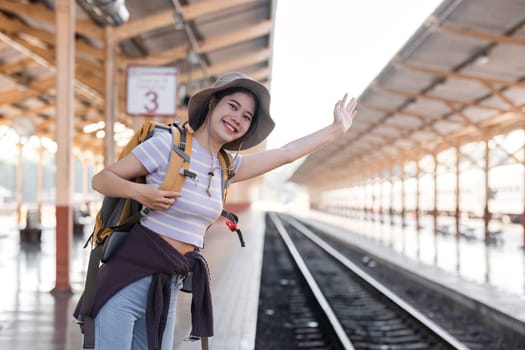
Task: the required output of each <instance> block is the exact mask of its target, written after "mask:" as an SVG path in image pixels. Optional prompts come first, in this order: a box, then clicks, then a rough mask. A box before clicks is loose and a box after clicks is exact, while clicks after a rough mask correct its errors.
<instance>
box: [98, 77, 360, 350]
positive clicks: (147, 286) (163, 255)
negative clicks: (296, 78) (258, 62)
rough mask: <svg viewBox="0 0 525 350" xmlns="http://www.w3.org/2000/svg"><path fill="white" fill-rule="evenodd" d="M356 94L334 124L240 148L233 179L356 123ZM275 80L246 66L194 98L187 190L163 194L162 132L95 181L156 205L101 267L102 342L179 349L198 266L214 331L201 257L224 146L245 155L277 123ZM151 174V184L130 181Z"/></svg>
mask: <svg viewBox="0 0 525 350" xmlns="http://www.w3.org/2000/svg"><path fill="white" fill-rule="evenodd" d="M346 99H347V95H345V96H344V97H343V99H342V100H340V101H338V102H337V103H336V105H335V108H334V121H333V123H332V124H331V125H329V126H327V127H325V128H323V129H321V130H319V131H317V132H314V133H312V134H310V135H308V136H305V137H302V138H300V139H297V140H295V141H293V142H291V143H289V144H287V145H285V146H283V147H281V148H278V149H272V150H266V151H261V152H257V153H252V154H248V155H242V156H240V155H238V153H237V154H236V157H235V160H234V168H235V169H234V170H235V173H236V175H235V177H234V178H233V181H234V182H239V181H244V180H248V179H250V178H253V177H255V176H258V175H261V174H264V173H266V172H268V171H270V170H273V169H275V168H277V167H279V166H281V165H284V164H287V163H290V162H292V161H294V160H296V159H298V158H300V157H303V156H305V155H307V154H309V153H311V152H313V151H315V150H317V149H319V148H321V147H322V146H324V145H326V144H328V143H329V142H331V141H333V140H335V139H336V138H337V137H339V136H341V135H343V134H344V133H345V132H346V131H347V130H348V129H349V128H350V126H351V124H352V121H353V119H354V117H355V115H356V101H355V99H351V100H350V101H348V103H347V101H346ZM269 105H270V94H269V92H268V90H267V89H266V87H265V86H264V85H262V84H261V83H259V82H257V81H255V80H253V79H252V78H250V77H249V76H247V75H245V74H243V73H238V72H234V73H227V74H224V75H223V76H221V77H219V78H218V79H217V81H216V83H215V84H214V86H213V87H212V88H208V89H204V90H201V91H199V92H197V93H196V94H195V95H194V96H192V98H191V99H190V101H189V105H188V121H189V125H190V126H191V128H192V129H193V130H194V132H193V142H192V156H191V164H190V169H191V171H193V172H195V173H196V174H197V176H196V178H195V179H194V181H192V180H187V181H186V182H185V183H184V186H183V188H182V190H181V192H174V191H164V190H160V189H159V185H160V184H161V183H162V180H163V178H164V176H165V172H166V167H167V163H168V155H169V149H170V147H171V136H170V135H169V134H168V133H159V134H158V135H155V136H154V137H152V138H150V139H148V140H147V141H146V142H144V143H143V144H141V145H139V146H137V147H136V148H135V149H134V150H133V152H132V154H130V155H128V156H126V157H124V158H123V159H121V160H119V161H118V162H116V163H115V164H113V165H110V166H109V167H107V168H105V169H103V170H102V171H101V172H99V173H98V174H96V175H95V176H94V177H93V181H92V182H93V187H94V189H96V190H97V191H99V192H100V193H102V194H104V195H106V196H111V197H124V198H132V199H134V200H136V201H138V202H140V203H142V204H143V205H144V206H145V207H148V208H150V209H152V210H153V211H152V212H151V214H149V215H147V216H145V217H143V218H142V219H141V221H140V223H139V224H137V225H135V227H134V228H133V229H132V231H131V233H130V235H129V237H128V239H127V240H126V242H125V244H124V245H123V246H122V247H121V248H120V250H119V251H118V252H117V253H116V255H115V256H114V257H112V259H111V260H110V261H109V262H108V263H106V264H104V266H103V268H104V271H102V270H101V272H100V273H99V275H100V276H99V278H100V279H99V286H100V290H102V292H99V293H98V294H97V296H96V297H95V307H94V312H93V313H94V315H96V318H95V334H96V336H95V348H96V349H99V350H100V349H148V348H149V349H157V348H159V349H163V350H167V349H171V348H172V344H173V331H174V322H175V321H174V320H175V299H176V294H177V291H178V290H179V289H180V288H181V285H182V280H183V278H184V277H185V276H186V275H187V274H188V272H189V271H191V272H192V276H193V278H192V289H193V302H192V318H193V320H192V326H193V329H192V335H193V336H198V337H200V336H211V335H212V332H213V329H212V328H213V324H212V311H211V301H210V293H209V288H208V270H207V266H206V261H205V260H204V258H203V257H202V255H200V254H199V248H201V247H202V246H203V241H204V234H205V232H206V228H207V227H208V226H209V225H211V224H212V223H213V222H214V221H215V220H216V219H217V218H218V217H219V215H220V213H221V210H222V190H221V180H220V178H221V177H220V176H214V175H215V174H220V171H221V168H220V162H219V160H218V158H217V153H218V152H219V150H220V149H221V148H224V149H226V150H229V151H234V152H238V151H240V150H244V149H247V148H250V147H253V146H255V145H257V144H259V143H260V142H262V141H263V140H265V139H266V137H267V136H268V135H269V134H270V132H271V131H272V130H273V127H274V122H273V120H272V119H271V117H270V113H269ZM144 175H146V184H139V183H135V182H132V181H129V180H128V179H133V178H136V177H139V176H144Z"/></svg>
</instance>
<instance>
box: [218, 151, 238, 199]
mask: <svg viewBox="0 0 525 350" xmlns="http://www.w3.org/2000/svg"><path fill="white" fill-rule="evenodd" d="M218 157H219V161H220V162H221V170H222V172H221V175H222V200H223V202H225V201H226V197H227V195H228V187H229V186H230V184H231V182H232V179H233V177H234V176H235V169H234V165H233V158H232V156H231V154H229V153H228V152H226V151H225V150H224V149H223V148H221V149H220V151H219V154H218Z"/></svg>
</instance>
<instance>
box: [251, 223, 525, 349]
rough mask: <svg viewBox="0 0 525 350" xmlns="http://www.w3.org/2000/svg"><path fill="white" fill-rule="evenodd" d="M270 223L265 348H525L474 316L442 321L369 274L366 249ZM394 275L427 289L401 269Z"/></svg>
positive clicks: (260, 340) (262, 330)
mask: <svg viewBox="0 0 525 350" xmlns="http://www.w3.org/2000/svg"><path fill="white" fill-rule="evenodd" d="M266 220H267V222H266V227H267V238H266V241H265V263H264V264H263V279H262V282H261V302H260V308H259V325H258V330H257V334H258V336H257V339H256V348H257V349H265V350H266V349H521V348H520V347H505V346H514V345H516V344H518V345H517V346H519V341H520V339H516V342H515V343H512V344H513V345H509V342H506V343H505V342H502V341H501V340H499V341H496V342H495V341H493V340H491V339H490V338H489V337H486V336H485V334H484V333H483V332H485V331H488V330H486V329H485V330H483V329H482V330H478V329H475V330H474V331H473V330H472V329H471V328H472V327H471V324H472V323H476V322H477V321H478V320H476V319H474V320H472V321H471V322H468V321H467V322H465V321H466V319H465V318H466V317H467V316H468V315H466V314H463V315H462V316H461V317H462V319H463V321H464V323H463V325H462V326H461V325H458V323H457V322H452V324H454V327H453V328H452V329H451V328H450V324H448V325H447V326H445V327H444V326H442V325H440V324H438V323H437V322H435V321H434V319H435V318H436V317H435V316H436V314H435V313H432V314H430V315H429V314H428V313H427V314H425V313H423V312H421V311H420V310H419V308H416V307H414V306H412V305H413V304H412V303H411V304H409V303H407V302H406V301H405V300H404V299H402V298H400V297H399V296H398V292H397V291H396V292H394V291H392V290H391V289H390V287H388V288H387V287H386V286H385V285H383V284H382V283H381V282H380V281H379V280H378V279H376V278H375V277H373V276H371V275H370V274H369V273H368V272H367V271H365V269H364V268H362V267H363V259H362V258H363V255H362V254H361V255H357V257H356V256H355V254H348V252H346V248H345V249H343V250H342V251H345V253H344V254H343V253H341V248H342V244H341V243H340V242H337V241H335V242H334V241H332V242H330V244H329V243H327V242H326V241H325V240H323V239H321V238H320V237H319V236H318V235H317V234H316V233H314V232H313V230H312V228H308V227H306V226H305V225H303V224H301V223H300V222H298V221H297V220H295V219H293V218H290V217H284V216H278V215H276V214H273V213H272V214H269V215H268V216H267V219H266ZM347 256H353V260H354V261H351V259H350V258H348V257H347ZM267 259H269V260H267ZM267 261H268V262H269V263H267ZM369 265H370V264H369V261H368V262H367V264H366V266H369ZM374 270H381V269H380V268H377V269H374ZM385 271H386V270H385ZM375 272H377V271H375ZM385 273H386V272H385ZM390 277H392V276H390ZM392 280H394V281H396V280H397V281H398V282H397V284H407V283H408V284H412V285H413V287H412V289H413V290H419V288H423V287H420V286H417V287H416V286H414V282H413V281H409V280H404V279H401V277H400V275H399V274H398V275H397V276H396V277H395V278H393V279H392V278H391V279H390V282H389V284H390V283H393V284H396V283H394V282H392ZM398 290H399V288H398ZM418 294H419V293H418ZM421 294H422V295H424V296H425V297H428V293H427V292H426V291H425V290H421ZM405 296H406V295H405ZM426 303H427V304H429V303H432V300H428V301H427V302H426ZM440 303H445V304H446V303H447V302H446V301H443V299H441V300H440ZM447 307H448V306H447V305H445V306H444V309H446V308H447ZM455 317H457V316H455V315H453V314H452V316H451V318H452V319H454V318H455ZM437 319H440V320H441V318H440V317H437ZM268 339H274V340H275V344H270V343H269V342H268V341H267V340H268ZM511 342H512V340H511Z"/></svg>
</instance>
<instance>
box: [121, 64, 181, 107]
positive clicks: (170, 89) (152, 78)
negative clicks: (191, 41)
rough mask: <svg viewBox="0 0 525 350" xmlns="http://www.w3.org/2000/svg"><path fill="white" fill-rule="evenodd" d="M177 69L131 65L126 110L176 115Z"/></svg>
mask: <svg viewBox="0 0 525 350" xmlns="http://www.w3.org/2000/svg"><path fill="white" fill-rule="evenodd" d="M176 105H177V69H176V68H175V67H151V66H129V67H128V77H127V103H126V110H127V111H126V112H127V113H128V114H132V115H175V108H176Z"/></svg>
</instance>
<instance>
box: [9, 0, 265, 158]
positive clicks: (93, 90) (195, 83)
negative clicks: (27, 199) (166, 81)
mask: <svg viewBox="0 0 525 350" xmlns="http://www.w3.org/2000/svg"><path fill="white" fill-rule="evenodd" d="M57 3H59V1H51V0H47V1H46V0H42V1H26V0H18V1H13V0H0V125H6V126H14V127H16V128H17V129H19V130H21V131H22V132H25V133H28V134H30V135H37V136H41V137H48V138H51V139H54V137H55V130H56V128H59V127H60V125H56V118H55V115H56V106H55V101H56V94H55V81H56V66H55V58H56V52H55V48H56V45H55V40H56V39H55V31H56V30H55V28H56V20H55V12H54V6H55V5H56V4H57ZM71 3H73V4H76V10H75V13H76V22H75V81H74V86H75V91H74V94H75V108H74V110H75V112H74V113H75V116H74V144H75V147H77V148H78V149H79V150H80V151H82V150H86V151H91V152H93V153H94V154H97V155H101V153H102V150H103V141H102V139H103V135H101V134H100V131H101V130H103V128H104V123H103V121H104V119H105V114H106V112H105V98H104V96H105V95H106V91H105V90H106V85H107V80H106V77H107V76H109V74H107V73H106V70H107V69H106V67H107V65H106V64H107V63H108V62H109V64H112V65H113V66H114V71H115V75H114V78H113V79H112V81H113V84H114V88H115V89H116V91H117V95H118V98H117V99H118V102H117V104H116V106H115V108H114V110H116V111H117V113H116V115H117V116H116V120H117V121H118V124H119V126H121V127H122V128H124V129H125V128H126V127H131V128H133V127H134V126H133V123H134V120H133V117H131V116H130V115H127V114H126V94H125V92H126V71H127V67H129V66H173V67H176V69H177V73H178V76H177V80H178V89H177V91H178V94H177V95H178V96H177V97H176V98H177V101H176V104H177V114H176V116H175V117H176V118H178V119H181V120H185V119H186V118H187V116H186V113H187V111H186V108H185V107H186V103H187V101H188V97H189V96H190V95H191V94H192V93H193V92H195V91H196V90H198V89H201V88H205V87H207V86H209V85H210V84H212V83H213V81H214V80H215V78H216V77H217V76H218V75H220V74H222V73H225V72H228V71H234V70H241V71H243V72H246V73H248V74H250V75H251V76H253V77H254V78H256V79H258V80H260V81H263V82H265V83H268V84H269V82H270V77H271V58H272V47H271V42H272V38H271V37H272V35H273V27H274V12H275V9H274V5H273V4H274V2H273V1H271V0H257V1H253V0H221V1H215V0H153V1H144V0H126V1H102V0H89V1H88V0H77V1H76V2H71ZM108 4H109V5H108ZM107 48H114V50H108V49H107ZM108 52H113V55H114V60H113V61H112V62H111V61H110V59H108V57H111V56H110V55H109V54H108ZM110 79H111V78H110ZM170 119H173V118H170ZM135 120H136V119H135ZM170 121H171V120H170ZM128 131H129V129H128ZM116 133H118V130H116ZM97 135H98V136H97ZM115 136H117V134H116V135H115Z"/></svg>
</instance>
